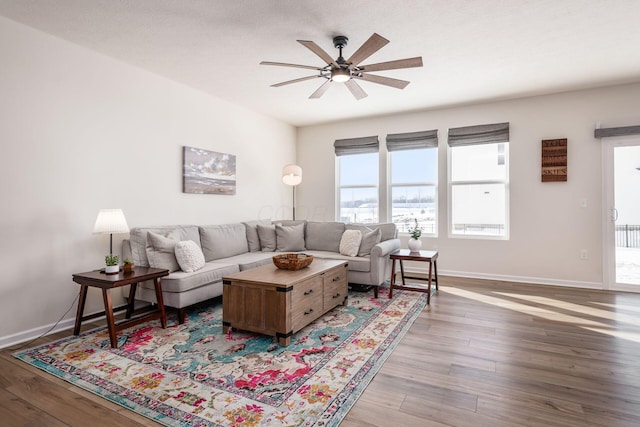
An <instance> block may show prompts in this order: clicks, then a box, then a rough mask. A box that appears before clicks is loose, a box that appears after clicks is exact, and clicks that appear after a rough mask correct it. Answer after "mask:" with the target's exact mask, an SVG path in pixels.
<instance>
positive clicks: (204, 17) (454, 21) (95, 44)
mask: <svg viewBox="0 0 640 427" xmlns="http://www.w3.org/2000/svg"><path fill="white" fill-rule="evenodd" d="M0 15H3V16H5V17H7V18H9V19H12V20H14V21H17V22H21V23H23V24H26V25H28V26H31V27H34V28H36V29H39V30H41V31H44V32H47V33H50V34H52V35H54V36H57V37H60V38H62V39H66V40H69V41H71V42H73V43H76V44H78V45H82V46H85V47H87V48H90V49H93V50H96V51H98V52H101V53H104V54H106V55H109V56H112V57H114V58H117V59H119V60H121V61H124V62H127V63H130V64H133V65H135V66H138V67H140V68H144V69H147V70H149V71H151V72H154V73H156V74H159V75H162V76H165V77H168V78H170V79H172V80H175V81H178V82H181V83H184V84H186V85H188V86H191V87H193V88H196V89H199V90H202V91H204V92H207V93H210V94H212V95H215V96H217V97H220V98H223V99H226V100H229V101H231V102H233V103H236V104H239V105H242V106H244V107H246V108H249V109H252V110H254V111H258V112H261V113H264V114H266V115H269V116H272V117H275V118H277V119H280V120H283V121H285V122H287V123H291V124H293V125H296V126H305V125H311V124H317V123H323V122H328V121H334V120H341V119H349V118H356V117H363V116H371V115H378V114H388V113H395V112H402V111H408V110H419V109H427V108H442V107H444V106H452V105H459V104H465V103H474V102H480V101H486V100H494V99H508V98H515V97H521V96H527V95H536V94H544V93H551V92H559V91H566V90H572V89H580V88H588V87H597V86H605V85H611V84H619V83H628V82H635V81H640V54H638V46H640V25H638V19H639V18H640V1H638V0H607V1H598V0H530V1H525V0H511V1H506V0H469V1H462V0H449V1H447V0H431V1H428V0H421V1H389V0H351V1H344V0H339V1H336V0H325V1H303V0H298V1H293V0H291V1H285V0H255V1H247V0H236V1H223V0H219V1H212V0H120V1H115V0H55V1H50V0H0ZM374 32H376V33H379V34H380V35H382V36H383V37H385V38H387V39H389V40H390V41H391V43H389V44H388V45H387V46H385V47H383V48H382V49H381V50H380V51H378V52H377V53H375V54H374V55H373V56H372V57H371V58H369V59H368V60H366V61H365V62H366V63H373V62H383V61H390V60H394V59H401V58H406V57H413V56H422V57H423V62H424V67H423V68H414V69H405V70H394V71H385V72H379V73H378V74H380V75H384V76H388V77H395V78H400V79H404V80H410V81H411V84H409V86H407V87H406V88H405V89H404V90H398V89H394V88H389V87H386V86H380V85H376V84H373V83H369V82H361V86H362V88H363V89H364V90H365V91H366V92H367V93H368V94H369V96H368V97H367V98H364V99H362V100H360V101H356V100H355V99H354V98H353V97H352V95H351V94H350V93H349V92H348V90H347V88H346V87H344V85H342V84H336V85H334V86H335V87H332V88H331V89H330V90H329V91H328V92H327V93H326V94H325V95H324V96H323V97H322V98H321V99H315V100H310V99H308V96H309V95H310V94H311V93H312V92H313V91H314V90H315V89H316V88H317V87H319V86H320V84H321V83H322V81H321V80H320V79H317V80H316V79H314V80H309V81H305V82H301V83H297V84H292V85H288V86H284V87H280V88H272V87H270V85H271V84H273V83H278V82H281V81H284V80H290V79H294V78H298V77H304V76H308V75H312V74H313V71H309V70H304V69H293V68H283V67H270V66H263V65H259V63H260V61H262V60H268V61H277V62H288V63H296V64H305V65H317V66H322V65H324V64H323V63H322V61H321V60H320V58H318V57H317V56H315V55H314V54H313V53H312V52H310V51H309V50H307V49H306V48H305V47H303V46H302V45H300V44H298V43H297V42H296V40H297V39H302V40H313V41H315V42H316V43H317V44H318V45H320V46H321V47H322V48H323V49H325V50H326V51H327V52H328V53H330V54H331V55H332V56H334V57H337V56H338V55H337V50H336V49H335V48H334V47H333V45H332V37H333V36H335V35H346V36H347V37H348V38H349V45H348V46H347V47H346V48H345V50H344V56H345V57H346V58H348V57H349V56H350V55H351V53H353V52H354V51H355V49H357V48H358V47H359V46H360V45H361V44H362V43H364V41H365V40H366V39H367V38H369V36H371V34H372V33H374Z"/></svg>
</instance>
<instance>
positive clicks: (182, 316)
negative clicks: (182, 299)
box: [178, 308, 187, 325]
mask: <svg viewBox="0 0 640 427" xmlns="http://www.w3.org/2000/svg"><path fill="white" fill-rule="evenodd" d="M186 315H187V310H185V309H184V308H179V309H178V323H179V324H181V325H182V324H183V323H184V319H185V317H186Z"/></svg>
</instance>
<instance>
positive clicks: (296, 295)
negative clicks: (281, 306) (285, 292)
mask: <svg viewBox="0 0 640 427" xmlns="http://www.w3.org/2000/svg"><path fill="white" fill-rule="evenodd" d="M317 296H322V276H316V277H312V278H310V279H308V280H305V281H304V282H300V283H298V284H297V285H296V286H295V287H294V288H293V293H292V294H291V302H292V304H293V305H294V306H295V305H296V304H303V305H304V304H305V302H304V301H306V300H311V299H314V298H315V297H317Z"/></svg>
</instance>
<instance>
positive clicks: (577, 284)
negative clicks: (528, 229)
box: [406, 269, 604, 290]
mask: <svg viewBox="0 0 640 427" xmlns="http://www.w3.org/2000/svg"><path fill="white" fill-rule="evenodd" d="M406 271H407V272H411V273H424V270H415V269H406ZM438 275H439V276H451V277H463V278H467V279H484V280H499V281H502V282H516V283H531V284H534V285H549V286H567V287H570V288H584V289H599V290H602V289H604V286H603V284H602V283H601V282H582V281H578V280H560V279H547V278H544V277H526V276H507V275H500V274H486V273H474V272H468V271H452V270H440V269H439V270H438Z"/></svg>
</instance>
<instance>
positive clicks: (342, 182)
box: [334, 136, 379, 223]
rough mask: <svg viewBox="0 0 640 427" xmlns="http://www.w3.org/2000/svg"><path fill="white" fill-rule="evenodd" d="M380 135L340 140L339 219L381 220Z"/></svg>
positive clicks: (356, 220) (338, 149) (368, 221)
mask: <svg viewBox="0 0 640 427" xmlns="http://www.w3.org/2000/svg"><path fill="white" fill-rule="evenodd" d="M378 145H379V143H378V137H377V136H373V137H365V138H353V139H341V140H337V141H336V142H335V144H334V146H335V150H336V156H337V157H338V173H339V176H338V215H337V216H338V220H339V221H341V222H361V223H376V222H379V213H378V163H379V160H378Z"/></svg>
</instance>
